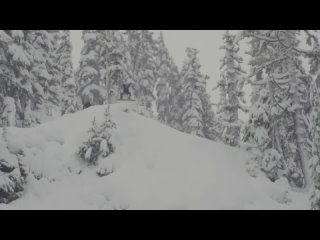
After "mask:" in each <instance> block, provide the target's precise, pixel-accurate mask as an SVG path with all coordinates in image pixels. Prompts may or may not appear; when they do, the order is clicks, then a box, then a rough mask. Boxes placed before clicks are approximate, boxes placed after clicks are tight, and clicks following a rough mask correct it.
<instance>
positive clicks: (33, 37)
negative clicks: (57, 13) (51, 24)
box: [0, 30, 58, 127]
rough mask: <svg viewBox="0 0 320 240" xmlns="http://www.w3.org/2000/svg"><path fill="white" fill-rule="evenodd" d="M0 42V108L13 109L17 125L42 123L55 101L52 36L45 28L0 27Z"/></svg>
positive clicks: (11, 110)
mask: <svg viewBox="0 0 320 240" xmlns="http://www.w3.org/2000/svg"><path fill="white" fill-rule="evenodd" d="M0 44H1V51H0V55H1V60H0V65H1V67H0V69H1V72H0V76H1V82H0V85H1V86H0V89H1V90H0V108H2V109H4V108H5V107H6V109H7V110H6V112H11V113H13V112H14V110H15V112H16V114H15V125H16V126H19V127H28V126H30V125H33V124H36V123H39V122H41V121H42V120H43V116H42V115H47V116H50V111H51V110H52V108H53V106H55V105H57V101H58V97H57V95H56V92H55V91H54V85H55V80H53V78H52V75H51V74H50V73H49V72H50V70H51V69H50V64H49V53H50V49H51V44H52V38H51V35H50V34H49V33H48V31H45V30H0ZM9 99H11V100H9ZM12 99H14V103H15V109H14V108H13V104H9V102H12ZM5 100H6V101H5ZM8 106H10V107H11V109H10V110H8ZM12 115H13V114H12ZM6 123H8V121H6ZM11 124H12V123H11ZM2 125H4V124H2Z"/></svg>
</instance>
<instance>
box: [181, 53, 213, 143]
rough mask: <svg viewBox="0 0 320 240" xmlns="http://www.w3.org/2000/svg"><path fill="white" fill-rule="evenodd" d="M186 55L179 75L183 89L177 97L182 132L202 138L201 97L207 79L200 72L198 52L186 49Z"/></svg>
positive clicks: (202, 113)
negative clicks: (179, 102)
mask: <svg viewBox="0 0 320 240" xmlns="http://www.w3.org/2000/svg"><path fill="white" fill-rule="evenodd" d="M186 53H187V59H186V61H185V62H184V65H183V68H182V73H181V75H182V81H183V85H182V86H183V88H182V91H181V93H180V96H179V100H180V101H181V103H182V104H183V105H182V111H181V125H182V130H183V131H184V132H186V133H190V134H193V135H197V136H202V137H204V132H203V128H204V125H203V116H204V108H203V103H202V96H203V94H205V93H206V80H207V77H206V76H203V75H202V73H201V72H200V67H201V65H200V63H199V59H198V57H197V54H198V50H196V49H193V48H187V50H186Z"/></svg>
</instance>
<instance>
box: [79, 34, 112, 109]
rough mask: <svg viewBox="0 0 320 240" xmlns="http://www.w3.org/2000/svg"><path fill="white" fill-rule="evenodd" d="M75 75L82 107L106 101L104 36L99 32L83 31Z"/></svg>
mask: <svg viewBox="0 0 320 240" xmlns="http://www.w3.org/2000/svg"><path fill="white" fill-rule="evenodd" d="M82 40H83V41H84V46H83V48H82V50H81V59H80V67H79V70H78V73H77V85H78V94H79V95H80V97H81V101H82V104H83V105H84V106H91V105H99V104H103V103H104V102H105V101H106V99H107V94H108V93H107V89H106V84H107V71H106V68H107V63H106V57H105V54H106V45H105V44H104V40H105V37H104V34H103V31H101V30H84V31H83V32H82Z"/></svg>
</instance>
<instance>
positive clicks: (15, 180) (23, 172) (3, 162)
mask: <svg viewBox="0 0 320 240" xmlns="http://www.w3.org/2000/svg"><path fill="white" fill-rule="evenodd" d="M7 134H8V131H7V128H3V129H2V134H1V136H0V203H10V202H11V201H13V200H15V199H17V198H19V197H20V196H21V194H22V192H23V190H24V186H23V185H24V184H25V182H26V177H27V168H26V166H25V165H24V164H22V160H23V152H18V153H12V152H11V151H10V150H9V148H8V144H7V141H8V140H7Z"/></svg>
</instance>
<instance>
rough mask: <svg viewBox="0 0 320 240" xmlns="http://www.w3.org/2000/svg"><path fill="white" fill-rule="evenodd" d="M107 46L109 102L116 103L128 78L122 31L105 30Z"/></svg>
mask: <svg viewBox="0 0 320 240" xmlns="http://www.w3.org/2000/svg"><path fill="white" fill-rule="evenodd" d="M105 41H106V46H107V65H108V66H107V69H106V70H107V79H108V83H107V89H108V101H109V102H112V101H115V100H116V99H117V98H118V97H119V95H120V93H121V92H122V84H123V83H124V81H125V79H126V78H128V77H129V76H128V73H127V71H128V70H127V64H128V61H129V59H128V56H127V54H126V50H127V49H126V43H125V40H124V38H123V35H122V33H121V32H120V30H105Z"/></svg>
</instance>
